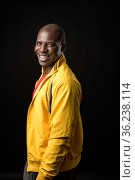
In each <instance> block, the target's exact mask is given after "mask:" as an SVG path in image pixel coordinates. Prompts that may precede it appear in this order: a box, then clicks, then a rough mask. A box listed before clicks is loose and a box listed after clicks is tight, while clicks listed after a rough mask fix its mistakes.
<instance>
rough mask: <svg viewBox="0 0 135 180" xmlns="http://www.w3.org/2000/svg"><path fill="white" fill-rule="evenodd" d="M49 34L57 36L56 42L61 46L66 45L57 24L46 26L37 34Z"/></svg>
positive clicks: (64, 37)
mask: <svg viewBox="0 0 135 180" xmlns="http://www.w3.org/2000/svg"><path fill="white" fill-rule="evenodd" d="M41 31H44V32H51V33H54V34H55V35H56V36H57V41H58V42H61V43H62V44H66V35H65V32H64V30H63V28H62V27H61V26H59V25H58V24H47V25H46V26H43V27H42V28H41V29H40V31H39V32H41Z"/></svg>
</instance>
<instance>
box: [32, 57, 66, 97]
mask: <svg viewBox="0 0 135 180" xmlns="http://www.w3.org/2000/svg"><path fill="white" fill-rule="evenodd" d="M64 62H66V58H65V55H64V54H62V55H61V57H60V58H59V59H58V60H57V61H56V63H55V64H54V66H53V68H52V70H51V72H50V73H49V74H48V75H47V76H46V77H45V78H44V80H43V81H42V82H41V84H40V85H39V87H38V88H37V90H36V92H35V94H34V97H33V99H32V100H34V99H35V97H36V95H37V94H38V92H39V91H40V89H41V87H42V85H43V84H44V83H45V82H46V80H47V79H48V78H50V77H51V76H52V75H53V74H55V73H56V72H57V71H58V69H59V67H60V66H61V64H63V63H64ZM42 75H43V68H42V74H41V76H40V78H41V77H42ZM40 78H39V79H40Z"/></svg>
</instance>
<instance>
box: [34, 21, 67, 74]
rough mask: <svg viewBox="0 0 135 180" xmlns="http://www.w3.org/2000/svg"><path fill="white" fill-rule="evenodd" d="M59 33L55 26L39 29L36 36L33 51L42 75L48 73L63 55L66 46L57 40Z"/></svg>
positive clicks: (50, 25)
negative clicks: (41, 68)
mask: <svg viewBox="0 0 135 180" xmlns="http://www.w3.org/2000/svg"><path fill="white" fill-rule="evenodd" d="M59 37H60V32H59V29H58V27H57V25H55V24H49V25H46V26H44V27H43V28H41V30H40V31H39V33H38V35H37V40H36V44H35V48H34V51H35V53H36V55H37V57H38V61H39V64H40V65H41V66H42V67H43V74H44V75H47V74H49V73H50V71H51V69H52V67H53V65H54V64H55V62H56V61H57V60H58V59H59V58H60V56H61V55H62V54H63V52H64V50H65V47H66V45H65V44H63V43H62V42H60V40H59Z"/></svg>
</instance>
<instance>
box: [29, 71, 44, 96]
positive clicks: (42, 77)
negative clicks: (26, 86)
mask: <svg viewBox="0 0 135 180" xmlns="http://www.w3.org/2000/svg"><path fill="white" fill-rule="evenodd" d="M45 77H46V75H42V76H41V78H40V79H39V81H38V83H37V85H36V87H35V89H34V91H33V95H32V98H33V97H34V94H35V92H36V90H37V88H38V86H39V85H40V84H41V82H42V81H43V79H44V78H45Z"/></svg>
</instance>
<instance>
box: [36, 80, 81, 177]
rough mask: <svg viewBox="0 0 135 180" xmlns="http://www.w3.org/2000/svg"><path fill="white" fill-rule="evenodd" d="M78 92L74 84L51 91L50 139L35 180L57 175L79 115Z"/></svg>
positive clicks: (64, 85)
mask: <svg viewBox="0 0 135 180" xmlns="http://www.w3.org/2000/svg"><path fill="white" fill-rule="evenodd" d="M80 91H81V90H80ZM80 91H79V88H78V86H77V85H76V84H75V83H72V84H68V85H67V84H62V85H61V86H60V87H58V88H55V90H54V91H53V98H52V113H51V115H50V122H51V132H50V139H49V142H48V146H47V148H46V151H45V153H44V156H43V160H42V162H41V166H40V170H39V174H38V176H37V180H51V179H52V178H53V177H54V176H56V175H57V174H58V173H59V170H60V167H61V164H62V162H63V161H64V158H65V156H66V154H67V153H68V152H69V149H70V147H71V146H72V143H73V142H72V141H73V137H74V132H75V127H76V123H77V120H78V116H79V113H80V97H81V95H80Z"/></svg>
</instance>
